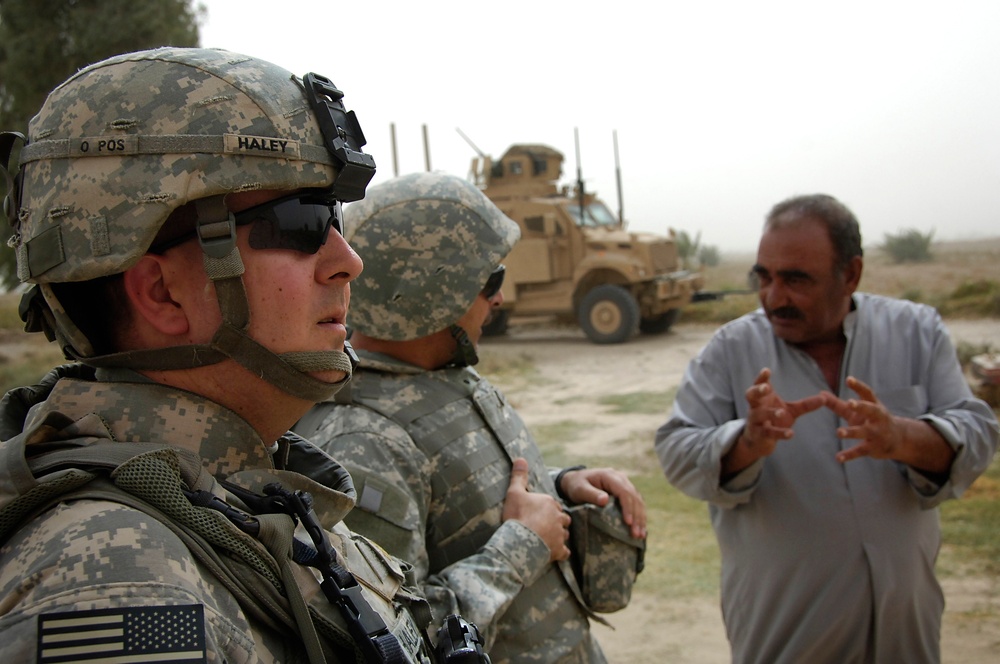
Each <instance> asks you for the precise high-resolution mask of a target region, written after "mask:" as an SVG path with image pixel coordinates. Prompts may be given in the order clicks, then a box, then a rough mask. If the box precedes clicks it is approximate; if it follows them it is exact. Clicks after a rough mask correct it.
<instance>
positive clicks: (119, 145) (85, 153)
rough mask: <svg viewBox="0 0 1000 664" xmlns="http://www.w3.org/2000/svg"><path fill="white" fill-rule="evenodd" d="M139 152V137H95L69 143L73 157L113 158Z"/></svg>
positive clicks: (74, 139)
mask: <svg viewBox="0 0 1000 664" xmlns="http://www.w3.org/2000/svg"><path fill="white" fill-rule="evenodd" d="M138 151H139V137H138V136H135V135H131V134H130V135H127V136H94V137H91V138H73V139H70V142H69V156H71V157H113V156H118V155H123V154H135V153H136V152H138Z"/></svg>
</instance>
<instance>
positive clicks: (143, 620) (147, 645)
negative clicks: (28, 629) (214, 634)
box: [35, 604, 207, 664]
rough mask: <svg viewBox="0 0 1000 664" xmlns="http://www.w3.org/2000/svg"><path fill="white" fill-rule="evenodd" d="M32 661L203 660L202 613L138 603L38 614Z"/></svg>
mask: <svg viewBox="0 0 1000 664" xmlns="http://www.w3.org/2000/svg"><path fill="white" fill-rule="evenodd" d="M35 661H36V662H39V664H41V663H43V662H44V663H45V664H56V662H87V661H93V662H106V661H113V662H121V663H122V664H129V663H132V662H206V661H207V658H206V653H205V611H204V607H202V606H201V605H200V604H194V605H188V606H137V607H127V608H125V607H123V608H120V609H97V610H93V611H67V612H60V613H44V614H42V615H40V616H38V656H37V658H36V660H35Z"/></svg>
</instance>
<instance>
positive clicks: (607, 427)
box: [483, 320, 1000, 664]
mask: <svg viewBox="0 0 1000 664" xmlns="http://www.w3.org/2000/svg"><path fill="white" fill-rule="evenodd" d="M714 329H715V328H714V327H713V326H706V325H685V324H683V323H682V324H679V325H677V326H676V327H675V328H674V329H673V330H671V331H670V332H669V333H668V334H666V335H663V336H659V337H639V338H636V339H635V340H633V341H631V342H629V343H626V344H621V345H611V346H595V345H593V344H590V343H589V342H587V341H586V339H585V338H584V337H583V334H582V333H581V332H579V331H578V330H575V329H572V328H568V327H567V328H557V327H550V326H544V325H539V326H526V327H515V328H512V329H511V333H510V334H509V335H508V336H506V337H503V338H499V339H488V340H487V341H486V342H485V343H484V345H483V356H484V366H486V367H488V366H489V365H490V364H491V363H494V362H500V363H504V362H508V363H513V364H517V363H521V364H525V365H532V366H533V367H534V369H533V370H532V372H526V374H525V375H520V374H517V373H514V374H512V375H506V374H504V378H503V380H498V381H497V382H498V384H500V385H501V386H502V387H503V388H504V389H505V391H506V392H507V395H508V398H510V399H511V401H512V402H513V403H514V404H515V406H516V407H517V408H518V410H519V411H520V412H521V414H522V416H523V417H524V419H525V420H526V421H527V423H528V425H529V426H530V427H532V428H535V427H541V426H545V425H551V424H555V423H558V422H565V421H567V420H576V421H580V422H587V423H588V426H587V427H586V428H585V429H584V430H583V431H581V432H580V434H579V435H578V436H577V437H576V440H575V441H574V442H573V443H572V446H571V448H570V449H567V453H568V454H570V455H574V456H575V455H581V456H587V457H594V456H601V455H605V456H608V457H609V459H608V463H609V464H615V465H625V466H628V465H632V466H633V467H635V464H630V463H628V462H629V461H636V462H638V460H639V459H642V458H643V457H644V456H645V458H646V459H648V451H649V448H650V447H651V446H652V436H653V432H654V431H655V429H656V428H657V427H658V426H659V425H660V424H661V423H662V421H663V419H664V417H665V415H666V412H665V411H664V413H663V414H658V415H644V414H629V415H627V416H622V415H613V414H609V413H607V412H606V410H607V409H603V408H600V407H598V406H596V399H597V398H598V397H599V396H601V395H606V394H615V393H631V392H651V393H660V392H667V391H668V390H671V389H672V388H674V387H676V386H677V384H678V383H679V382H680V379H681V376H682V375H683V372H684V368H685V366H686V365H687V362H688V361H689V360H690V359H691V358H692V357H694V355H695V354H697V352H698V351H699V350H700V349H701V347H702V346H703V345H704V344H705V342H706V341H707V340H708V339H709V337H710V336H711V334H712V332H713V331H714ZM949 329H950V330H951V333H952V336H953V338H955V339H956V340H964V341H968V342H970V343H977V344H983V343H989V344H991V345H992V347H993V348H1000V323H998V322H997V321H996V320H985V321H951V322H949ZM494 366H495V365H494ZM609 442H613V443H614V444H613V445H609ZM629 457H631V458H629ZM647 462H648V461H647ZM664 481H665V480H664ZM705 518H706V521H707V518H708V516H707V513H706V517H705ZM654 536H655V535H651V537H654ZM640 585H641V581H640ZM943 585H944V587H945V595H946V598H947V609H946V613H945V621H944V633H943V636H942V650H943V657H944V662H946V663H950V662H954V663H956V664H957V663H962V664H986V663H987V662H988V663H990V664H994V663H995V662H997V661H1000V654H998V653H1000V620H998V619H997V618H996V616H998V615H1000V580H997V579H990V578H962V579H945V581H944V582H943ZM984 614H986V618H985V619H983V618H979V619H976V618H975V616H982V615H984ZM969 616H973V618H971V619H970V617H969ZM608 618H609V620H610V622H611V623H612V625H613V626H614V629H613V630H610V629H607V628H605V627H602V626H600V625H598V626H597V628H596V629H597V632H598V635H599V638H600V639H601V643H602V644H603V645H604V647H605V650H606V651H607V652H608V654H609V656H610V657H611V659H612V661H613V662H616V663H621V664H626V663H628V664H637V663H644V662H648V663H649V664H653V663H654V662H655V663H657V664H658V663H660V662H665V661H669V662H675V663H680V664H685V663H686V664H709V663H716V662H726V661H728V660H729V649H728V643H727V641H726V637H725V632H724V629H723V625H722V619H721V615H720V611H719V606H718V597H717V596H705V597H696V598H685V599H683V600H677V599H672V598H671V597H670V596H669V589H664V590H663V592H654V591H648V590H644V591H640V592H638V593H637V594H636V595H635V596H634V597H633V602H632V604H631V605H630V606H629V607H628V608H627V609H625V610H624V611H622V612H619V613H616V614H612V615H610V616H608Z"/></svg>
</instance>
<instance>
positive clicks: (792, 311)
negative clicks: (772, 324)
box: [767, 307, 805, 320]
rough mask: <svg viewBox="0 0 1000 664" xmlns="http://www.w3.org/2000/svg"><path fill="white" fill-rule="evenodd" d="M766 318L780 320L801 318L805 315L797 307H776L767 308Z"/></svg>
mask: <svg viewBox="0 0 1000 664" xmlns="http://www.w3.org/2000/svg"><path fill="white" fill-rule="evenodd" d="M767 316H768V318H780V319H782V320H803V319H804V318H805V315H804V314H803V313H802V310H801V309H799V308H798V307H778V308H777V309H768V310H767Z"/></svg>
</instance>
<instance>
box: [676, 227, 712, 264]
mask: <svg viewBox="0 0 1000 664" xmlns="http://www.w3.org/2000/svg"><path fill="white" fill-rule="evenodd" d="M674 240H675V241H676V242H677V255H678V256H680V258H681V264H682V265H683V266H684V267H685V268H687V269H692V268H694V267H695V265H694V262H695V260H697V261H698V266H699V267H711V266H712V265H718V264H719V260H720V256H719V248H718V247H716V246H713V245H710V244H706V245H704V246H702V244H701V231H698V234H697V235H695V236H694V238H692V237H691V236H690V235H688V232H687V231H677V232H676V233H675V234H674Z"/></svg>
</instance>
